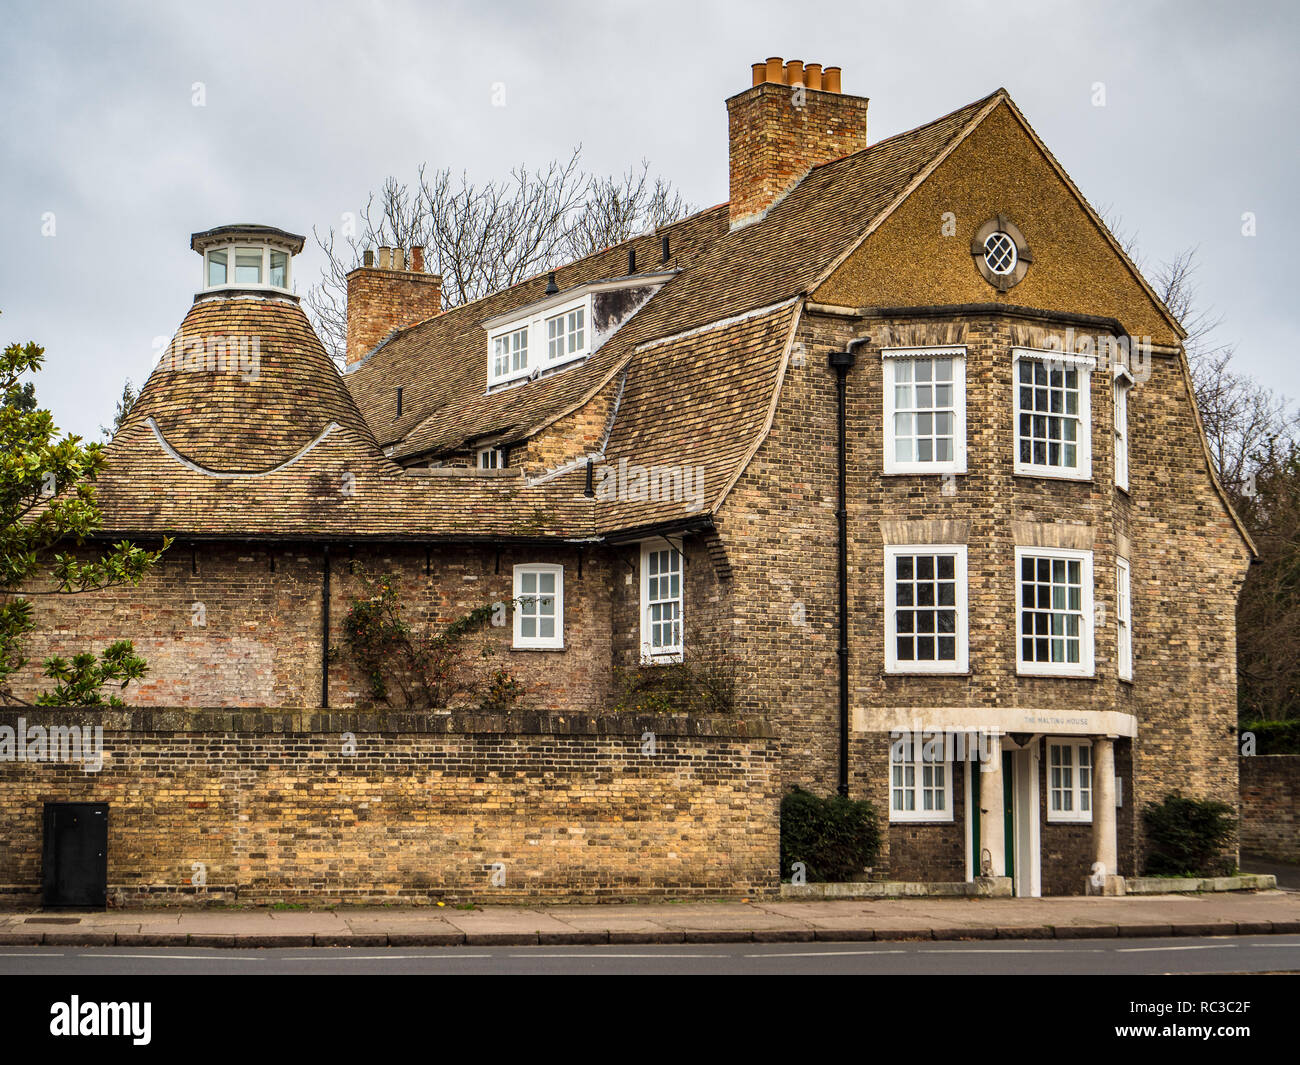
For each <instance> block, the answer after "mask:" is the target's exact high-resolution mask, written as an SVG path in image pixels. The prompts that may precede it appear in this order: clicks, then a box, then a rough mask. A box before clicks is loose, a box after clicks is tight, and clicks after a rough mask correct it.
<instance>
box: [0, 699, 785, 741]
mask: <svg viewBox="0 0 1300 1065" xmlns="http://www.w3.org/2000/svg"><path fill="white" fill-rule="evenodd" d="M20 718H21V719H22V720H23V721H24V722H25V723H26V727H27V728H31V727H32V726H33V725H39V726H42V727H45V728H49V727H50V726H56V725H61V726H69V725H77V726H80V727H91V728H93V727H95V726H100V727H102V728H103V729H104V731H105V732H140V733H143V732H178V733H187V732H213V733H224V732H244V733H294V734H308V735H310V734H313V733H326V734H331V735H336V734H339V733H343V732H356V733H427V734H431V735H444V736H472V735H499V736H511V735H516V736H518V735H524V736H532V735H538V736H592V737H600V736H629V737H633V738H637V739H639V738H640V737H641V736H642V735H643V734H644V733H647V732H651V733H654V735H655V736H656V737H663V736H683V737H699V738H702V739H737V740H749V739H770V738H771V737H772V735H773V732H772V727H771V725H770V723H769V722H768V721H767V719H766V718H761V717H754V716H748V717H742V716H739V715H734V716H733V715H721V714H714V715H707V714H635V713H607V714H589V713H560V712H558V711H546V710H538V711H517V712H513V713H490V712H485V711H476V710H465V711H450V712H448V711H436V710H409V711H395V710H382V711H362V710H318V709H307V710H259V709H255V708H250V709H195V708H172V709H168V708H161V707H151V708H148V709H142V708H130V709H114V708H108V707H105V708H88V707H67V708H58V707H24V708H10V707H6V708H3V709H0V727H3V726H9V727H10V728H14V729H16V728H17V727H18V720H19V719H20Z"/></svg>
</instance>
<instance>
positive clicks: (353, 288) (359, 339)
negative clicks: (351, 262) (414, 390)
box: [347, 249, 442, 365]
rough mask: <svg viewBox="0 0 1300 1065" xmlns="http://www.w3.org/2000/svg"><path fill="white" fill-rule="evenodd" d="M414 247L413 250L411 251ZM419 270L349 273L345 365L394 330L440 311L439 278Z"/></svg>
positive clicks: (366, 269) (361, 268)
mask: <svg viewBox="0 0 1300 1065" xmlns="http://www.w3.org/2000/svg"><path fill="white" fill-rule="evenodd" d="M416 250H417V249H412V252H413V253H414V252H415V251H416ZM419 251H420V255H419V256H418V257H417V256H415V255H414V254H413V255H412V259H413V260H414V259H416V258H418V260H419V264H418V265H419V266H420V269H419V270H383V269H380V268H379V267H375V266H359V267H357V269H355V270H353V271H352V272H351V273H350V274H348V356H347V359H348V364H349V365H351V364H352V363H354V362H357V361H358V360H360V359H361V358H363V357H364V356H365V354H366V353H367V352H368V351H370V349H371V348H373V347H374V346H375V345H376V344H378V343H379V342H380V341H381V340H383V339H384V337H386V336H388V334H389V333H391V332H392V331H393V330H394V329H405V328H406V327H407V326H409V325H415V323H416V322H423V321H424V320H425V319H426V318H432V317H433V316H434V315H436V314H439V313H441V311H442V278H441V277H440V276H439V275H438V274H426V273H424V272H423V265H424V254H423V249H419Z"/></svg>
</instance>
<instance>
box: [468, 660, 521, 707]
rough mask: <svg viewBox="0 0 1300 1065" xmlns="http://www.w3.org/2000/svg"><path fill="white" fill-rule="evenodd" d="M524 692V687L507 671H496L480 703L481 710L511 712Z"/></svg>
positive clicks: (490, 677)
mask: <svg viewBox="0 0 1300 1065" xmlns="http://www.w3.org/2000/svg"><path fill="white" fill-rule="evenodd" d="M523 692H524V686H523V685H522V684H520V683H519V681H517V680H515V678H514V677H512V676H511V675H510V674H509V673H508V672H507V671H506V670H504V669H494V670H493V671H492V673H491V675H490V676H489V677H488V681H487V691H486V692H485V693H484V694H483V699H482V701H481V702H480V703H479V709H480V710H488V711H493V710H498V711H499V710H509V709H510V708H511V707H512V706H514V704H515V700H516V699H518V698H519V696H521V695H522V694H523Z"/></svg>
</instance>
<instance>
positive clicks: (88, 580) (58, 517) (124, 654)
mask: <svg viewBox="0 0 1300 1065" xmlns="http://www.w3.org/2000/svg"><path fill="white" fill-rule="evenodd" d="M44 357H45V352H44V349H43V348H41V347H40V346H39V345H37V344H35V343H28V344H10V345H9V346H8V347H7V348H5V349H4V355H3V358H0V395H2V396H3V401H0V699H3V700H4V701H6V702H20V701H21V700H19V699H18V698H17V697H16V696H15V695H14V694H13V692H12V691H11V690H10V679H11V678H12V676H13V674H14V673H15V672H16V671H17V670H19V669H21V668H22V667H23V666H24V665H25V664H26V662H27V659H26V657H25V656H24V654H23V644H24V641H25V638H26V637H27V636H28V635H29V634H30V632H31V630H32V628H33V626H34V621H33V619H32V610H31V602H30V599H31V597H32V596H36V595H70V594H75V593H79V592H88V591H95V590H99V589H104V588H110V587H113V586H115V585H120V584H132V585H134V584H138V583H139V582H140V581H141V580H142V579H143V578H144V576H145V574H146V573H147V572H148V571H149V569H150V568H151V567H152V566H153V565H154V563H155V562H157V560H158V558H159V557H160V556H161V554H162V552H163V551H165V550H166V549H167V546H168V545H169V543H170V541H164V543H163V546H162V548H161V550H158V551H146V550H144V549H142V548H139V547H136V546H134V545H132V544H130V543H127V542H125V541H123V542H121V543H117V544H114V545H113V546H112V547H111V548H110V549H109V550H107V551H104V552H96V553H92V554H90V555H89V556H85V555H84V553H77V552H73V551H70V550H67V549H68V548H70V547H73V546H75V545H81V544H82V543H83V542H84V541H85V540H86V538H87V537H89V536H90V535H91V534H92V533H93V532H95V531H96V530H97V529H98V528H99V526H100V512H99V508H98V506H97V505H96V501H95V489H94V481H95V478H96V477H97V475H98V474H99V471H100V469H101V468H102V465H103V460H104V455H103V449H102V447H101V446H100V445H99V444H95V443H91V444H83V443H82V442H81V438H80V437H77V436H61V435H60V434H59V432H58V430H57V429H56V428H55V425H54V419H53V416H52V415H51V414H50V412H49V411H46V410H41V409H39V408H38V407H37V406H36V403H35V395H34V391H33V390H32V388H31V382H30V381H23V380H22V378H24V377H25V376H27V375H31V374H35V373H37V372H38V371H39V370H40V368H41V365H42V363H43V362H44ZM28 397H30V399H31V401H30V402H28ZM144 669H145V666H144V662H143V661H142V660H141V659H138V658H136V657H135V656H134V654H133V652H132V648H131V646H130V644H129V643H123V642H118V643H114V644H113V645H112V646H110V647H109V648H108V649H106V650H105V651H104V652H103V654H102V655H101V656H100V657H99V658H96V657H95V656H94V655H91V654H89V652H87V653H85V654H79V655H76V656H74V657H73V658H72V659H71V660H70V661H65V660H63V659H60V658H51V659H49V660H47V661H46V663H45V673H46V676H48V677H50V678H51V679H53V680H54V681H55V687H54V689H53V690H52V691H51V692H50V693H47V694H46V695H42V696H41V697H40V700H39V701H40V702H42V703H43V704H46V705H50V704H52V702H57V701H58V699H60V698H65V697H66V698H69V699H75V700H76V703H75V705H82V706H85V705H97V704H98V703H99V702H102V701H103V700H102V697H100V696H99V694H98V693H99V686H100V685H102V684H105V683H109V682H114V683H118V684H120V686H121V687H123V688H124V687H125V686H126V684H127V683H129V682H130V681H131V680H136V679H139V677H141V676H143V674H144ZM115 698H116V697H115ZM119 701H120V700H119Z"/></svg>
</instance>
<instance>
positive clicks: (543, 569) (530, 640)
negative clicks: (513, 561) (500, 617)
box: [513, 562, 564, 651]
mask: <svg viewBox="0 0 1300 1065" xmlns="http://www.w3.org/2000/svg"><path fill="white" fill-rule="evenodd" d="M528 573H533V574H537V575H538V576H539V577H540V576H541V575H542V574H554V575H555V635H554V636H540V635H539V636H524V635H523V633H522V631H521V630H522V629H523V620H524V611H523V610H522V609H520V607H521V603H522V601H523V600H524V599H525V598H534V597H535V598H539V599H540V598H543V596H542V594H541V593H540V591H539V592H537V593H533V594H530V593H527V592H525V591H524V590H523V578H524V575H525V574H528ZM539 588H540V582H539ZM514 600H515V608H514V616H515V625H514V644H513V646H514V647H515V648H516V649H519V650H538V651H554V650H563V649H564V567H563V566H560V565H555V564H553V563H549V562H529V563H522V564H520V565H518V566H515V569H514Z"/></svg>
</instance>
